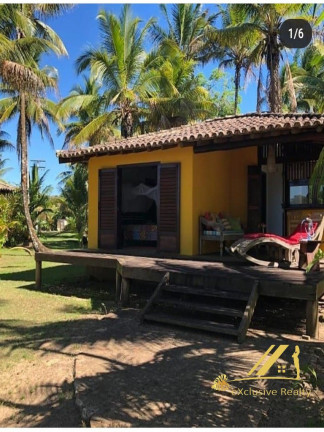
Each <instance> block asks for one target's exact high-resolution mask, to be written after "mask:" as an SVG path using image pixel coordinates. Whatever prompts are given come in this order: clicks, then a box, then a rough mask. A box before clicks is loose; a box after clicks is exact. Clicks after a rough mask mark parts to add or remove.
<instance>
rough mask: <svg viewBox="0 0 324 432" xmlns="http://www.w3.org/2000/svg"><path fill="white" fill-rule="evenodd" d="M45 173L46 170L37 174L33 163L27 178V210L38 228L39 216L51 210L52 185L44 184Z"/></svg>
mask: <svg viewBox="0 0 324 432" xmlns="http://www.w3.org/2000/svg"><path fill="white" fill-rule="evenodd" d="M47 173H48V170H47V171H45V172H44V173H43V174H42V175H39V169H38V167H37V165H36V164H34V165H33V167H32V170H31V176H30V179H29V196H30V204H29V210H30V214H31V219H32V221H33V225H34V226H35V225H37V227H38V229H39V222H40V217H41V216H42V215H43V216H46V214H47V213H49V212H52V210H51V208H50V193H51V192H52V187H51V186H45V185H44V182H45V177H46V175H47Z"/></svg>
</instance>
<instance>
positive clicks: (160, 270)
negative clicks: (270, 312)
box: [35, 251, 324, 337]
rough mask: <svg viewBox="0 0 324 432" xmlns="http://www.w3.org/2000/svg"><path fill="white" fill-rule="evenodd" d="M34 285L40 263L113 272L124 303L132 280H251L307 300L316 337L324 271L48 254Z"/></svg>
mask: <svg viewBox="0 0 324 432" xmlns="http://www.w3.org/2000/svg"><path fill="white" fill-rule="evenodd" d="M35 261H36V286H37V287H40V286H41V283H42V282H41V281H42V279H41V278H42V275H41V273H42V272H41V268H42V266H41V263H42V261H51V262H59V263H69V264H75V265H82V266H87V267H104V268H110V269H115V270H116V301H118V302H121V303H122V304H125V303H126V302H127V299H128V296H129V290H130V286H131V281H132V280H142V281H151V282H156V283H158V282H160V281H161V279H162V277H163V276H164V275H165V274H166V273H167V272H169V273H172V274H175V275H177V277H178V280H180V281H181V278H183V282H184V285H185V282H186V281H188V279H194V278H199V277H206V276H208V277H209V278H213V277H215V278H220V277H222V278H224V277H226V279H227V280H228V283H229V284H230V283H231V280H233V281H234V280H235V281H236V282H237V281H239V280H240V279H242V278H243V279H244V278H251V279H254V280H257V281H258V284H259V295H263V296H271V297H281V298H291V299H299V300H306V301H307V307H306V332H307V334H308V335H310V336H312V337H317V335H318V300H319V298H321V297H322V296H323V295H324V272H322V271H320V272H314V273H311V274H309V275H307V274H306V273H305V272H304V271H302V270H290V269H287V270H285V269H278V268H267V267H259V266H252V265H245V264H242V263H240V262H238V261H237V260H235V259H234V260H231V259H228V260H226V259H224V260H223V262H212V261H201V258H200V259H199V260H188V259H170V258H154V257H141V256H133V255H121V254H104V253H93V252H91V253H90V252H87V251H48V252H39V253H36V254H35Z"/></svg>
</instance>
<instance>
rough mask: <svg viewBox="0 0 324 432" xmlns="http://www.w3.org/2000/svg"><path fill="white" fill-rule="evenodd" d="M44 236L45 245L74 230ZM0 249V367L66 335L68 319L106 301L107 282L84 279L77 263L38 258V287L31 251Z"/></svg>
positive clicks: (66, 239) (104, 306) (64, 239)
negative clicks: (41, 278) (41, 276)
mask: <svg viewBox="0 0 324 432" xmlns="http://www.w3.org/2000/svg"><path fill="white" fill-rule="evenodd" d="M52 239H53V240H52ZM46 240H47V245H48V246H50V247H51V246H52V242H53V243H55V245H56V246H57V245H64V246H66V245H67V244H68V245H71V244H72V242H75V236H74V237H73V236H72V235H70V234H68V235H67V234H63V235H59V236H51V237H48V238H47V239H46ZM0 255H1V257H0V371H1V369H3V368H9V367H10V366H11V365H12V364H14V363H17V362H18V361H20V360H22V359H29V358H31V357H32V356H33V352H34V351H35V350H37V347H38V346H39V344H40V343H41V342H42V341H46V340H48V341H56V340H57V341H59V340H62V339H64V338H69V337H70V335H69V324H71V323H73V322H74V321H77V320H80V319H82V317H84V316H85V315H88V314H94V313H100V312H102V311H106V310H109V309H110V308H111V307H112V299H113V295H112V292H111V293H108V292H107V288H108V286H107V284H100V283H95V282H91V281H89V279H88V277H87V275H86V271H85V269H84V268H82V267H77V266H70V265H64V264H58V263H46V262H45V263H43V274H44V281H45V283H44V284H43V287H42V290H41V291H39V290H36V289H35V282H34V281H35V261H34V257H33V256H30V255H28V254H27V253H26V252H25V251H23V250H19V249H18V250H10V249H0ZM112 289H113V287H112Z"/></svg>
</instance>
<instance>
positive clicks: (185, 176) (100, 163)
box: [88, 147, 196, 255]
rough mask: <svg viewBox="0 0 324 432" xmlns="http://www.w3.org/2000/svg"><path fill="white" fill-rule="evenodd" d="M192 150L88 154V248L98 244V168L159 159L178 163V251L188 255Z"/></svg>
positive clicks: (190, 233) (192, 226) (191, 237)
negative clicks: (97, 155) (91, 155)
mask: <svg viewBox="0 0 324 432" xmlns="http://www.w3.org/2000/svg"><path fill="white" fill-rule="evenodd" d="M193 156H194V155H193V149H192V147H184V148H177V147H176V148H172V149H168V150H157V151H152V152H140V153H128V154H124V155H123V154H119V155H114V156H100V157H92V158H91V159H90V160H89V165H88V169H89V227H88V231H89V232H88V237H89V240H88V241H89V247H90V248H97V247H98V187H99V185H98V179H99V170H100V169H104V168H115V167H117V166H119V165H128V164H138V163H148V162H161V163H176V162H179V163H180V253H181V254H184V255H192V253H193V249H194V246H193V231H194V229H196V224H194V221H193V212H192V208H193Z"/></svg>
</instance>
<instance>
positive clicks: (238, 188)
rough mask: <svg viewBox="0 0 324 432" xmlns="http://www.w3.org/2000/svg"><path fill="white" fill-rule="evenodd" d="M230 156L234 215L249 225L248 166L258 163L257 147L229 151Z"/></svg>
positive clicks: (230, 211) (231, 209) (232, 210)
mask: <svg viewBox="0 0 324 432" xmlns="http://www.w3.org/2000/svg"><path fill="white" fill-rule="evenodd" d="M229 157H230V167H231V168H230V170H231V176H230V208H229V213H230V215H232V216H233V217H239V218H240V219H241V223H243V226H244V227H246V225H247V198H248V166H249V165H257V163H258V151H257V147H246V148H242V149H237V150H231V151H229Z"/></svg>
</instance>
